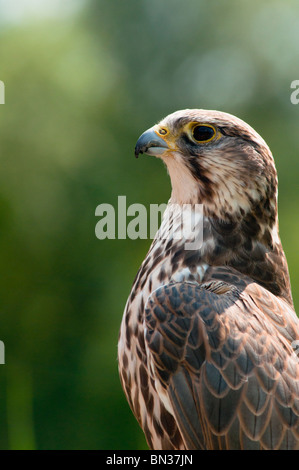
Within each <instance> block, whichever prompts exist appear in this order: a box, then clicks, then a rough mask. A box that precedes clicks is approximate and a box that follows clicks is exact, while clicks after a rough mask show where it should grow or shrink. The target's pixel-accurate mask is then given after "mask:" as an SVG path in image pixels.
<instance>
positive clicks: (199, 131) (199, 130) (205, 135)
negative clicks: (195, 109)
mask: <svg viewBox="0 0 299 470" xmlns="http://www.w3.org/2000/svg"><path fill="white" fill-rule="evenodd" d="M215 134H216V131H215V129H214V127H212V126H195V127H194V128H193V130H192V135H193V137H194V139H195V140H197V142H208V141H209V140H212V139H213V137H214V136H215Z"/></svg>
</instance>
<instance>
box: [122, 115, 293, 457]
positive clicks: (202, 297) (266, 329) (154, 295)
mask: <svg viewBox="0 0 299 470" xmlns="http://www.w3.org/2000/svg"><path fill="white" fill-rule="evenodd" d="M142 153H146V154H148V155H154V156H156V157H159V158H161V159H162V160H163V162H164V163H165V164H166V167H167V170H168V173H169V176H170V179H171V185H172V193H171V197H170V200H169V203H168V205H167V209H166V210H165V212H164V216H163V220H162V223H161V227H160V229H159V230H158V232H157V234H156V237H155V239H154V240H153V243H152V245H151V247H150V249H149V252H148V254H147V256H146V258H145V260H144V261H143V263H142V265H141V267H140V269H139V271H138V273H137V276H136V279H135V281H134V284H133V287H132V290H131V293H130V296H129V298H128V301H127V304H126V307H125V311H124V315H123V320H122V324H121V329H120V336H119V346H118V360H119V372H120V378H121V382H122V386H123V389H124V391H125V394H126V397H127V400H128V402H129V404H130V406H131V409H132V411H133V413H134V415H135V417H136V418H137V420H138V423H139V424H140V426H141V428H142V429H143V432H144V434H145V436H146V439H147V443H148V445H149V447H150V448H151V449H157V450H159V449H166V450H176V449H180V450H184V449H191V450H192V449H203V450H204V449H207V450H211V449H221V450H226V449H227V450H230V449H241V450H247V449H253V450H254V449H257V450H264V449H266V450H267V449H296V448H298V447H299V362H298V357H297V354H296V347H297V345H299V341H298V340H299V322H298V318H297V316H296V314H295V311H294V306H293V301H292V294H291V288H290V280H289V273H288V266H287V261H286V257H285V254H284V251H283V248H282V245H281V241H280V238H279V233H278V216H277V175H276V169H275V164H274V160H273V157H272V154H271V151H270V149H269V147H268V146H267V144H266V143H265V141H264V140H263V139H262V138H261V137H260V135H259V134H258V133H257V132H255V130H254V129H252V128H251V127H250V126H249V125H248V124H246V123H245V122H243V121H242V120H241V119H238V118H237V117H235V116H232V115H230V114H227V113H224V112H219V111H207V110H197V109H195V110H188V109H187V110H183V111H177V112H174V113H173V114H170V115H169V116H167V117H166V118H165V119H163V120H162V121H161V122H160V123H159V124H156V125H154V126H153V127H152V128H150V129H149V130H147V131H146V132H144V133H143V134H142V135H141V136H140V138H139V139H138V141H137V144H136V148H135V155H136V156H138V155H139V154H142ZM173 207H175V208H176V209H175V210H174V209H173ZM185 207H191V211H190V214H191V216H190V217H189V219H190V218H193V220H194V221H195V222H194V223H195V225H194V226H195V228H196V227H197V228H196V230H197V229H198V230H199V228H200V227H201V229H202V241H201V243H200V244H199V245H198V246H195V247H194V246H191V248H190V244H189V245H188V243H187V242H190V241H191V239H190V240H189V238H190V237H191V232H188V230H186V231H185V232H184V230H182V229H184V227H182V225H184V224H185V223H186V221H188V217H182V214H183V213H184V210H185V209H184V208H185ZM199 208H200V209H201V210H200V211H199ZM183 215H184V214H183ZM178 231H180V233H181V235H180V236H177V237H176V236H175V234H176V233H177V232H178Z"/></svg>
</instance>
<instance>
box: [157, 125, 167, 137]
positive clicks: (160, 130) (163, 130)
mask: <svg viewBox="0 0 299 470" xmlns="http://www.w3.org/2000/svg"><path fill="white" fill-rule="evenodd" d="M158 132H159V134H160V135H166V134H168V130H167V129H166V128H165V127H161V129H159V130H158Z"/></svg>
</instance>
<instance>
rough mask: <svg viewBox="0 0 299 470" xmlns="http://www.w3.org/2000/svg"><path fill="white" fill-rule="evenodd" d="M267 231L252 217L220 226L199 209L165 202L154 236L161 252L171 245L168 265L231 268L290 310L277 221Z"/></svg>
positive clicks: (289, 290) (289, 292) (289, 289)
mask: <svg viewBox="0 0 299 470" xmlns="http://www.w3.org/2000/svg"><path fill="white" fill-rule="evenodd" d="M270 226H271V224H269V221H268V220H264V221H263V220H260V219H258V218H257V217H255V216H254V213H250V214H249V213H248V214H247V215H245V216H244V217H243V218H241V219H236V220H230V221H223V220H222V219H219V218H216V217H212V216H207V215H205V213H204V207H203V205H201V204H195V205H179V204H172V203H171V202H170V204H168V206H167V209H166V211H165V213H164V217H163V221H162V224H161V227H160V230H159V231H158V233H157V237H158V238H162V239H163V240H164V249H166V252H167V247H168V248H169V247H170V246H171V251H170V252H169V253H171V254H170V256H171V262H172V264H173V265H176V264H178V263H179V268H180V269H184V268H186V267H187V268H190V269H191V270H192V269H193V270H194V269H195V268H196V267H198V266H204V265H208V266H230V267H232V268H234V269H235V270H237V271H239V272H240V273H243V274H246V275H247V276H249V277H251V278H252V279H253V280H254V281H256V282H257V283H259V284H260V285H262V286H263V287H265V288H266V289H268V290H269V291H271V292H272V293H273V294H275V295H277V296H280V297H282V298H284V299H285V300H286V301H287V302H288V303H289V304H290V305H293V301H292V295H291V288H290V279H289V272H288V265H287V261H286V257H285V254H284V251H283V248H282V245H281V241H280V238H279V234H278V222H277V220H275V223H274V224H273V225H272V228H270Z"/></svg>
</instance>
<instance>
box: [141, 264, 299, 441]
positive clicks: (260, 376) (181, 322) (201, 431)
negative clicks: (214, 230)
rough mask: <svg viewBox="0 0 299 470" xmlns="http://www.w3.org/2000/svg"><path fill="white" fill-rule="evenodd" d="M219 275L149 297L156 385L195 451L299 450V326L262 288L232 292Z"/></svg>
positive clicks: (242, 286)
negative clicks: (297, 347)
mask: <svg viewBox="0 0 299 470" xmlns="http://www.w3.org/2000/svg"><path fill="white" fill-rule="evenodd" d="M216 274H217V273H216ZM216 274H215V272H214V279H212V280H211V281H210V282H209V283H207V284H206V285H198V284H196V283H192V282H176V283H169V284H167V285H164V286H162V287H160V288H159V289H157V290H156V291H154V292H153V293H152V295H151V296H150V297H149V299H148V301H147V304H146V319H145V327H146V333H145V340H146V347H147V354H148V359H149V363H150V364H151V371H152V374H153V379H154V380H157V381H158V382H159V384H160V386H161V387H159V389H160V390H164V392H163V393H166V395H167V397H168V400H169V403H170V404H171V408H172V410H173V416H174V418H175V419H176V421H177V423H178V427H179V430H180V433H181V435H182V438H183V440H184V442H185V445H186V448H188V449H204V448H206V449H209V448H213V449H214V448H229V449H238V448H245V449H255V448H265V449H274V448H283V449H284V448H288V449H289V448H295V447H297V445H298V433H299V431H298V429H299V401H298V400H299V365H298V358H297V356H296V354H295V352H294V350H293V348H292V345H291V342H292V341H294V340H295V339H297V337H298V333H297V332H298V331H299V328H298V319H297V317H296V315H295V314H294V312H293V310H292V309H291V307H290V306H289V305H288V304H287V303H286V302H285V301H284V300H282V299H277V298H276V297H275V296H274V295H272V294H271V293H270V292H268V291H266V290H265V289H264V288H263V287H261V286H259V285H257V284H256V283H253V282H247V280H246V279H245V280H244V279H241V280H240V282H239V285H238V283H236V282H235V284H237V286H236V285H234V286H233V285H230V284H229V283H228V282H225V280H223V276H222V279H219V280H217V279H216ZM235 278H236V275H235V274H234V279H235Z"/></svg>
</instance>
